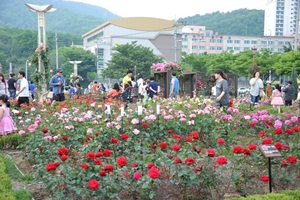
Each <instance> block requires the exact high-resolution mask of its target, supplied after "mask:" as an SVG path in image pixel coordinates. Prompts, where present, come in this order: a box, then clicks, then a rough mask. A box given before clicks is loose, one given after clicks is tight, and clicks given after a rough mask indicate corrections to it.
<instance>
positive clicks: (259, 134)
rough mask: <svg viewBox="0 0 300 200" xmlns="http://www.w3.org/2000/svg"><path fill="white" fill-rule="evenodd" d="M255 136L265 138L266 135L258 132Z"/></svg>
mask: <svg viewBox="0 0 300 200" xmlns="http://www.w3.org/2000/svg"><path fill="white" fill-rule="evenodd" d="M257 136H258V137H265V136H266V133H265V132H263V131H260V132H258V134H257Z"/></svg>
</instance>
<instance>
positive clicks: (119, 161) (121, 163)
mask: <svg viewBox="0 0 300 200" xmlns="http://www.w3.org/2000/svg"><path fill="white" fill-rule="evenodd" d="M117 164H118V165H119V166H120V167H124V166H125V165H127V159H126V158H125V157H123V156H121V157H119V158H118V159H117Z"/></svg>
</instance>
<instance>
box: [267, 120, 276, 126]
mask: <svg viewBox="0 0 300 200" xmlns="http://www.w3.org/2000/svg"><path fill="white" fill-rule="evenodd" d="M266 123H267V124H268V125H269V126H273V125H274V123H273V122H271V121H266Z"/></svg>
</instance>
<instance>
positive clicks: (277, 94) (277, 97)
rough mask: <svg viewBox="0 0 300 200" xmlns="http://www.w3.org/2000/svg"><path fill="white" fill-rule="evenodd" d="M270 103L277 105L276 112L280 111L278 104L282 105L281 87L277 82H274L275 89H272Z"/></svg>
mask: <svg viewBox="0 0 300 200" xmlns="http://www.w3.org/2000/svg"><path fill="white" fill-rule="evenodd" d="M271 105H273V106H274V107H275V106H277V109H278V113H280V106H281V105H284V102H283V98H282V93H281V87H280V86H279V84H276V85H275V90H273V94H272V101H271Z"/></svg>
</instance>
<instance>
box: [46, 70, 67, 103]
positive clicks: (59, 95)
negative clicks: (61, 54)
mask: <svg viewBox="0 0 300 200" xmlns="http://www.w3.org/2000/svg"><path fill="white" fill-rule="evenodd" d="M49 85H50V87H52V88H53V102H54V101H64V100H65V94H64V85H65V78H64V76H63V75H62V69H61V68H57V69H56V74H55V75H53V76H52V77H51V79H50V82H49Z"/></svg>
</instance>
